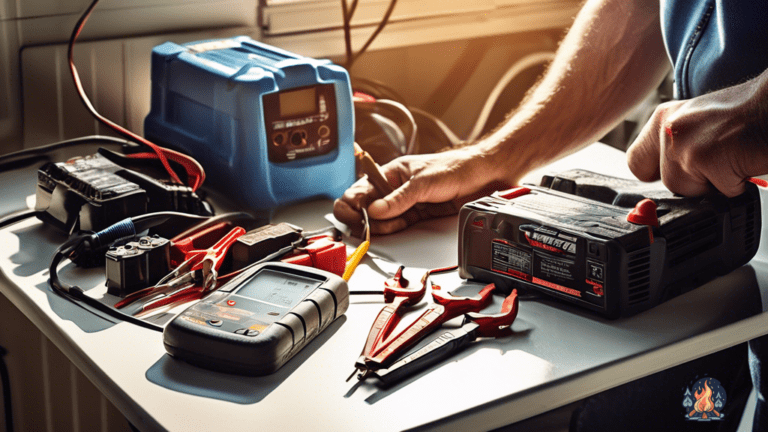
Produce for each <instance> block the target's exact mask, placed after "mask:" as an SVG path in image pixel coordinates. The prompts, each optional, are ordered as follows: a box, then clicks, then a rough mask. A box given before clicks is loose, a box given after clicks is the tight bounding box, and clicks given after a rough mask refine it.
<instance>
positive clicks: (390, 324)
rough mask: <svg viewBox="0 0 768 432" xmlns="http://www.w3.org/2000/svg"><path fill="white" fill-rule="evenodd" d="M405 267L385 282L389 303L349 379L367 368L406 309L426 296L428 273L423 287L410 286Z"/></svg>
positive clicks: (374, 325)
mask: <svg viewBox="0 0 768 432" xmlns="http://www.w3.org/2000/svg"><path fill="white" fill-rule="evenodd" d="M404 268H405V266H400V268H398V269H397V272H395V275H394V276H393V277H392V278H391V279H387V280H386V281H385V282H384V293H383V294H384V303H387V305H386V306H384V307H383V308H382V309H381V311H380V312H379V314H378V315H377V316H376V319H375V320H374V321H373V326H371V330H370V331H369V332H368V337H367V338H366V339H365V347H363V352H362V353H361V354H360V358H359V359H358V360H357V363H355V370H354V371H353V372H352V375H350V376H349V378H347V381H349V379H350V378H352V376H354V375H355V373H356V372H358V371H361V372H362V371H365V370H367V367H366V366H365V359H366V358H367V357H369V356H371V355H373V353H374V350H375V349H376V347H378V346H379V345H380V344H381V343H382V341H384V340H386V339H387V338H388V337H389V336H390V335H391V334H392V330H394V329H395V327H397V324H398V323H399V322H400V319H401V318H402V317H403V312H404V309H405V308H407V307H409V306H413V305H415V304H417V303H418V302H420V301H421V299H423V298H424V294H425V293H426V292H427V284H426V281H427V275H424V278H422V280H421V287H417V288H408V285H409V281H408V279H406V278H404V277H403V269H404Z"/></svg>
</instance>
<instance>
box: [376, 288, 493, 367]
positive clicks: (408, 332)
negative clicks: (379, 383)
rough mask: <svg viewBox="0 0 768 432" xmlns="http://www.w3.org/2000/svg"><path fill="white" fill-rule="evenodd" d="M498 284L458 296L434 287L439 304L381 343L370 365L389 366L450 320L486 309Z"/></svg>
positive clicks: (433, 296)
mask: <svg viewBox="0 0 768 432" xmlns="http://www.w3.org/2000/svg"><path fill="white" fill-rule="evenodd" d="M494 288H495V286H494V285H493V284H489V285H486V286H485V288H483V289H482V290H481V291H480V293H479V294H478V295H477V296H476V297H454V296H452V295H451V294H448V293H445V292H442V291H432V298H433V300H434V301H435V303H437V304H436V305H434V306H433V307H431V308H429V309H427V310H426V311H425V312H424V313H423V314H422V315H421V316H420V317H419V318H418V319H417V320H416V321H415V322H414V323H413V324H411V325H410V326H408V327H407V328H406V329H404V330H403V331H402V332H400V334H398V335H397V336H395V337H393V338H391V339H389V340H386V341H384V342H383V343H382V344H380V346H378V347H377V348H376V350H375V351H374V353H373V355H372V356H366V358H365V366H366V369H367V370H377V369H381V368H384V367H386V366H387V365H389V364H391V363H392V362H393V361H394V360H395V358H396V357H397V356H399V355H400V354H402V353H403V352H405V350H406V349H408V348H409V347H411V346H413V345H414V344H415V343H417V342H418V341H420V340H421V339H423V338H424V337H425V336H427V335H428V334H430V333H431V332H432V331H434V330H435V329H436V328H438V327H439V326H440V325H442V324H443V323H445V322H446V321H449V320H451V319H453V318H456V317H458V316H461V315H463V314H465V313H468V312H473V311H479V310H481V309H483V308H484V307H486V306H487V305H488V303H490V301H491V296H492V291H493V290H494Z"/></svg>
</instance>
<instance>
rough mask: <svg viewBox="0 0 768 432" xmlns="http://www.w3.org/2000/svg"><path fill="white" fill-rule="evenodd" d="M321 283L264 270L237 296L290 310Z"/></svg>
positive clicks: (244, 286)
mask: <svg viewBox="0 0 768 432" xmlns="http://www.w3.org/2000/svg"><path fill="white" fill-rule="evenodd" d="M321 284H322V281H319V280H317V279H311V278H307V277H302V276H297V275H294V274H290V273H283V272H280V271H275V270H270V269H265V270H262V271H260V272H259V273H258V274H256V275H255V276H254V277H253V278H252V279H251V280H249V281H248V282H246V283H245V285H243V286H242V287H241V288H240V289H239V290H238V291H237V293H236V294H237V295H238V296H242V297H247V298H249V299H251V300H255V301H258V302H262V303H267V304H269V305H273V306H278V307H281V308H285V309H288V310H290V309H292V308H293V307H294V306H296V305H297V304H299V302H301V301H302V300H303V299H304V297H306V296H307V295H308V294H309V293H311V292H312V291H313V290H314V289H315V288H317V287H319V286H320V285H321Z"/></svg>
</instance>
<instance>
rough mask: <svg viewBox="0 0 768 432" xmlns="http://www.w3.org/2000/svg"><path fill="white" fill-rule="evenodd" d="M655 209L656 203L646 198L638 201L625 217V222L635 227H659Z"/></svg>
mask: <svg viewBox="0 0 768 432" xmlns="http://www.w3.org/2000/svg"><path fill="white" fill-rule="evenodd" d="M656 207H657V206H656V203H655V202H653V200H651V199H648V198H646V199H644V200H642V201H640V202H639V203H637V205H635V208H633V209H632V211H630V212H629V214H628V215H627V222H630V223H633V224H636V225H650V226H659V218H658V216H657V215H656Z"/></svg>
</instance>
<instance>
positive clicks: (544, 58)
mask: <svg viewBox="0 0 768 432" xmlns="http://www.w3.org/2000/svg"><path fill="white" fill-rule="evenodd" d="M554 58H555V53H553V52H545V51H542V52H537V53H533V54H529V55H527V56H525V57H523V58H521V59H520V60H518V61H517V62H516V63H515V64H513V65H512V66H511V67H510V68H509V69H508V70H507V73H505V74H504V76H503V77H501V79H500V80H499V82H498V83H497V84H496V87H494V88H493V91H492V92H491V94H490V95H489V96H488V99H486V101H485V105H483V109H482V110H481V111H480V116H478V118H477V122H475V127H474V128H472V132H470V133H469V136H468V137H467V141H470V142H471V141H474V140H476V139H477V138H478V137H479V136H480V134H481V133H482V132H483V128H484V127H485V123H486V122H487V121H488V117H490V115H491V111H492V110H493V106H494V105H496V101H497V100H498V99H499V96H501V92H503V91H504V89H505V88H506V87H507V85H509V83H510V82H511V81H512V80H513V79H515V78H517V76H518V75H519V74H520V72H522V71H524V70H526V69H528V68H529V67H532V66H536V65H539V64H542V63H547V62H550V61H552V59H554Z"/></svg>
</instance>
